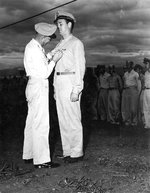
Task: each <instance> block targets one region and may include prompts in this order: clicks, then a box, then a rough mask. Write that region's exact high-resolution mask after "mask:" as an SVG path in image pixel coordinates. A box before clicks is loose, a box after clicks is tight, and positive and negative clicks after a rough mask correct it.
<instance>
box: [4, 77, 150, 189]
mask: <svg viewBox="0 0 150 193" xmlns="http://www.w3.org/2000/svg"><path fill="white" fill-rule="evenodd" d="M22 81H23V79H21V80H17V79H14V80H11V81H8V80H5V82H4V83H3V90H2V92H1V93H3V94H0V101H1V103H0V193H150V145H149V143H150V131H149V130H144V129H143V128H142V126H140V125H139V126H138V127H125V126H123V125H121V126H114V125H109V124H106V123H102V122H100V121H99V120H95V121H94V120H92V116H93V115H92V112H93V110H92V105H91V103H93V101H94V100H93V98H92V95H93V94H94V90H92V89H93V84H94V83H93V82H92V81H91V80H90V82H92V86H90V90H89V91H90V92H88V89H86V90H85V92H84V93H83V100H82V103H81V106H82V115H83V116H82V117H83V128H84V152H85V156H84V159H83V161H80V162H77V163H73V164H65V163H64V162H63V160H61V159H58V158H57V155H58V154H61V153H62V150H61V141H60V137H59V133H58V124H57V120H56V117H57V115H56V109H55V105H54V100H53V99H52V94H53V93H52V92H51V91H52V89H50V110H51V112H50V114H51V130H52V132H51V136H52V138H51V139H50V141H51V142H52V144H53V145H55V151H54V154H53V161H54V162H59V163H60V164H61V166H60V167H59V168H55V169H34V167H33V165H32V164H25V163H24V162H23V160H22V144H23V130H24V125H25V119H26V113H27V105H26V101H25V96H24V90H25V85H26V81H23V82H22ZM50 85H52V84H50ZM91 88H92V89H91ZM95 96H96V94H94V95H93V97H95ZM56 128H57V129H56ZM56 139H57V140H56ZM55 142H57V143H56V144H55ZM51 147H52V146H51ZM52 149H54V148H52Z"/></svg>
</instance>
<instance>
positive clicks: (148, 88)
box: [142, 58, 150, 129]
mask: <svg viewBox="0 0 150 193" xmlns="http://www.w3.org/2000/svg"><path fill="white" fill-rule="evenodd" d="M143 63H144V64H145V69H146V72H145V74H144V88H143V94H142V98H143V100H142V101H143V103H142V109H143V114H144V117H143V123H144V128H145V129H150V60H149V59H148V58H144V61H143Z"/></svg>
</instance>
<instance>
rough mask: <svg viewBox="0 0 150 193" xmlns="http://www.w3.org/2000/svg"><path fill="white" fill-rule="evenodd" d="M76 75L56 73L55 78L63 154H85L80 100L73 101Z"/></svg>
mask: <svg viewBox="0 0 150 193" xmlns="http://www.w3.org/2000/svg"><path fill="white" fill-rule="evenodd" d="M73 79H74V75H71V74H69V75H59V76H58V75H56V77H55V79H54V88H55V97H56V107H57V114H58V120H59V128H60V134H61V141H62V149H63V156H64V157H66V156H70V157H72V158H75V157H80V156H83V128H82V124H81V110H80V100H79V101H77V102H71V100H70V94H71V92H72V88H73Z"/></svg>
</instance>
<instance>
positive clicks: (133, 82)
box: [124, 70, 139, 87]
mask: <svg viewBox="0 0 150 193" xmlns="http://www.w3.org/2000/svg"><path fill="white" fill-rule="evenodd" d="M138 79H139V74H138V73H137V72H135V71H134V70H131V72H125V74H124V81H125V86H126V87H131V86H137V85H138Z"/></svg>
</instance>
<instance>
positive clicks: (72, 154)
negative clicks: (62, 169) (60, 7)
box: [53, 11, 85, 163]
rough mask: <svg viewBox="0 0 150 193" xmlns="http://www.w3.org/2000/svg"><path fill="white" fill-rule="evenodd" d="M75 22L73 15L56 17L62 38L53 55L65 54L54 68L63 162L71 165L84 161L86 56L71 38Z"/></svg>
mask: <svg viewBox="0 0 150 193" xmlns="http://www.w3.org/2000/svg"><path fill="white" fill-rule="evenodd" d="M75 22H76V19H75V17H74V16H73V15H72V14H71V13H67V12H63V11H58V12H57V13H56V15H55V20H54V23H56V24H57V27H58V31H59V33H60V35H61V37H62V38H61V40H60V42H59V43H58V45H57V46H56V48H55V49H54V50H53V52H55V51H57V50H63V57H62V58H61V59H60V60H59V61H58V62H57V65H56V67H55V74H54V90H55V99H56V106H57V113H58V120H59V127H60V134H61V140H62V149H63V158H64V161H65V162H69V163H73V162H77V161H79V160H81V159H82V158H83V128H82V124H81V110H80V98H81V92H82V89H83V78H84V74H85V53H84V46H83V43H82V42H81V41H80V40H79V39H78V38H77V37H75V36H74V35H73V34H72V32H73V28H74V24H75Z"/></svg>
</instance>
